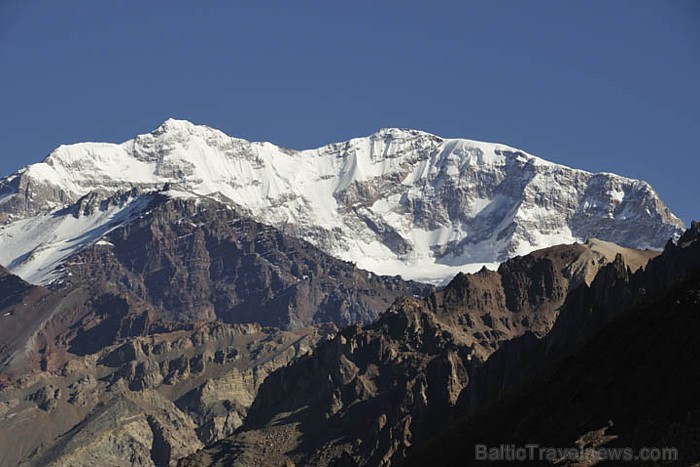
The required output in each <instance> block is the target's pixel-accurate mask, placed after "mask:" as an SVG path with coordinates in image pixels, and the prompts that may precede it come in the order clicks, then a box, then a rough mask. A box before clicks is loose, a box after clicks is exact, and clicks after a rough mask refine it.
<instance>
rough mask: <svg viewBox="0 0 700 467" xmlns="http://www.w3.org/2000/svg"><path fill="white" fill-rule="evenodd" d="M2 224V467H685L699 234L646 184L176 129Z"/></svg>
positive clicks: (407, 142)
mask: <svg viewBox="0 0 700 467" xmlns="http://www.w3.org/2000/svg"><path fill="white" fill-rule="evenodd" d="M0 223H1V225H0V466H3V467H4V466H16V465H22V466H45V465H72V466H87V465H96V464H101V465H116V466H122V465H124V466H127V465H140V466H149V467H151V466H167V465H170V466H176V465H179V466H181V467H192V466H200V465H240V466H248V465H286V466H290V465H321V466H326V465H328V466H356V465H369V466H374V465H382V466H384V465H401V464H406V465H425V464H429V463H440V464H445V465H463V464H464V463H469V462H472V461H473V460H474V458H473V454H474V450H473V445H474V444H476V443H487V444H490V445H493V444H498V443H532V442H536V443H539V444H541V445H547V444H548V445H550V446H562V447H564V446H593V447H599V446H605V447H607V446H632V447H634V448H641V447H644V446H651V445H655V446H677V447H678V449H679V450H680V458H679V460H680V462H682V463H684V465H686V464H692V463H693V462H700V453H699V452H698V451H697V449H696V448H695V447H694V446H698V445H700V437H698V436H697V433H699V432H698V430H697V426H698V423H697V419H698V416H697V415H698V413H700V412H699V411H698V407H697V403H696V402H695V401H694V398H693V396H694V395H695V394H696V393H697V391H698V390H700V387H699V386H698V383H697V381H700V379H698V378H697V377H696V376H697V375H696V373H697V371H696V370H695V367H694V366H693V359H694V358H696V356H697V355H698V349H697V345H695V341H696V339H695V337H694V336H695V335H696V334H697V332H698V331H700V329H698V326H700V323H699V322H698V320H697V317H698V316H699V315H698V312H700V302H699V301H698V278H700V224H697V223H695V222H693V223H692V225H691V226H690V228H688V229H685V228H684V226H683V223H682V222H681V221H680V220H679V219H678V218H677V217H675V216H674V215H673V214H672V213H671V212H670V211H669V210H668V208H667V207H666V206H665V205H664V204H663V202H662V201H661V200H660V199H659V197H658V195H657V194H656V192H655V191H654V190H653V189H652V188H651V187H650V186H649V185H648V184H647V183H645V182H643V181H638V180H632V179H628V178H624V177H620V176H617V175H613V174H607V173H603V174H591V173H588V172H585V171H581V170H577V169H572V168H568V167H565V166H561V165H558V164H554V163H551V162H547V161H545V160H543V159H540V158H537V157H535V156H532V155H529V154H527V153H525V152H523V151H520V150H517V149H514V148H510V147H507V146H504V145H499V144H491V143H482V142H476V141H470V140H464V139H444V138H439V137H437V136H434V135H430V134H428V133H424V132H420V131H416V130H404V129H383V130H380V131H378V132H377V133H375V134H373V135H371V136H368V137H366V138H357V139H352V140H350V141H347V142H344V143H337V144H331V145H327V146H324V147H322V148H319V149H314V150H304V151H295V150H290V149H286V148H281V147H278V146H275V145H272V144H270V143H255V142H248V141H245V140H241V139H236V138H231V137H229V136H226V135H225V134H223V133H221V132H220V131H217V130H214V129H211V128H208V127H204V126H196V125H193V124H191V123H189V122H185V121H178V120H168V121H166V122H165V123H163V124H162V125H161V126H159V127H158V128H157V129H156V130H154V131H153V132H151V133H149V134H146V135H140V136H137V137H136V138H134V139H133V140H130V141H127V142H125V143H122V144H107V143H81V144H75V145H69V146H61V147H59V148H58V149H56V150H55V151H53V152H52V153H51V154H50V155H49V156H48V157H47V158H46V159H45V160H44V161H43V162H40V163H37V164H33V165H30V166H28V167H26V168H24V169H22V170H20V171H18V172H17V173H15V174H13V175H10V176H9V177H6V178H5V179H3V180H1V181H0ZM674 443H675V444H674ZM597 462H598V460H596V459H593V460H591V459H589V460H587V461H585V462H583V461H582V462H579V463H578V464H577V463H575V462H573V463H572V462H569V463H566V462H565V460H563V459H557V460H555V461H553V463H555V464H557V465H562V464H563V465H595V464H596V463H597ZM548 465H549V464H548Z"/></svg>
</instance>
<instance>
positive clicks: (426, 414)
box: [182, 242, 646, 466]
mask: <svg viewBox="0 0 700 467" xmlns="http://www.w3.org/2000/svg"><path fill="white" fill-rule="evenodd" d="M609 248H611V247H610V245H607V246H606V247H605V248H602V247H601V245H599V244H597V243H595V242H593V243H590V244H587V245H569V246H559V247H553V248H548V249H545V250H541V251H538V252H535V253H533V254H531V255H528V256H526V257H522V258H515V259H513V260H510V261H508V262H506V263H504V264H503V265H502V266H501V267H500V268H499V270H498V271H488V270H483V271H481V272H479V273H477V274H470V275H469V274H462V275H459V276H457V277H456V278H455V279H454V280H453V281H452V282H451V283H450V284H449V285H448V286H447V287H446V288H445V289H444V290H441V291H438V292H435V293H434V294H432V295H431V296H430V297H428V298H427V299H418V298H414V297H403V298H401V299H399V300H397V301H396V302H395V303H394V305H392V307H391V308H390V309H389V310H388V311H387V312H385V313H384V314H383V315H381V316H380V318H379V319H378V320H377V321H376V322H374V323H372V324H370V325H368V326H365V327H363V328H360V327H359V326H351V327H348V328H345V329H344V330H342V331H341V332H340V333H339V334H338V335H337V336H336V337H335V338H334V339H332V340H330V341H328V342H324V343H321V344H320V345H319V346H318V347H317V348H316V349H315V350H314V352H313V354H312V355H309V356H305V357H303V358H301V359H299V360H297V361H295V362H293V363H292V364H291V365H289V366H288V367H285V368H282V369H280V370H278V371H276V372H274V373H272V374H271V375H270V376H269V377H268V378H267V379H266V381H265V382H264V383H263V385H262V386H261V387H260V390H259V392H258V395H257V397H256V399H255V401H254V402H253V405H252V406H251V409H250V411H249V413H248V417H247V418H246V420H245V422H244V424H243V426H242V428H241V430H239V431H237V432H236V433H235V434H234V435H233V436H232V437H230V438H229V439H228V440H227V441H226V442H222V443H217V444H215V445H214V446H211V447H210V448H207V449H205V450H203V451H201V452H199V453H197V454H196V455H193V456H191V457H190V458H188V459H187V460H183V461H182V465H185V466H189V465H200V464H203V465H208V464H211V463H214V464H216V465H231V464H232V463H236V462H239V463H241V464H245V463H248V464H260V463H270V464H272V465H283V463H284V462H293V463H300V464H311V465H329V464H331V463H332V462H335V461H336V460H339V459H343V458H346V457H348V456H349V457H350V458H353V459H355V460H356V461H357V462H359V463H360V464H367V465H390V464H393V463H396V462H398V461H400V460H401V459H403V458H404V457H405V456H406V455H407V453H408V452H409V449H410V448H411V447H412V446H415V445H417V444H420V443H422V442H425V441H426V440H427V439H429V438H430V437H431V436H432V435H433V434H435V433H436V432H437V431H439V430H440V429H442V428H443V427H444V426H445V425H446V424H447V423H449V421H450V420H451V419H452V418H453V417H454V416H455V413H456V410H457V409H458V406H459V404H460V403H461V398H462V395H463V394H464V393H465V391H468V390H469V388H470V386H471V385H472V384H474V382H475V379H474V378H475V375H476V374H477V372H478V371H477V370H478V369H479V368H480V367H481V366H483V365H484V364H485V363H484V362H486V363H488V362H489V361H490V357H491V356H492V355H493V354H494V352H497V351H498V349H500V348H502V347H504V346H507V345H508V343H509V342H510V341H512V340H517V339H527V338H531V339H534V340H537V338H536V337H535V335H539V336H545V335H548V333H550V332H551V330H552V327H553V325H554V323H555V322H556V321H557V318H558V316H559V313H560V309H561V307H562V306H563V305H564V304H565V303H566V300H567V297H568V296H569V295H570V294H571V293H572V292H574V290H575V289H578V288H580V287H588V285H587V280H588V279H589V278H590V277H595V276H596V273H598V274H600V273H602V271H601V268H602V270H606V268H615V267H617V266H616V265H617V263H618V262H620V261H621V262H623V263H622V264H626V263H625V261H626V260H625V259H624V258H625V257H626V258H627V261H630V262H637V263H638V262H640V260H641V257H640V256H638V255H642V256H644V255H645V254H646V253H644V252H634V251H624V250H619V251H618V252H619V255H618V256H617V259H615V257H613V258H610V257H609V256H610V253H611V252H610V251H607V250H606V249H609ZM604 250H605V251H604ZM623 254H624V255H625V256H624V257H623ZM601 280H602V279H601ZM344 456H345V457H344Z"/></svg>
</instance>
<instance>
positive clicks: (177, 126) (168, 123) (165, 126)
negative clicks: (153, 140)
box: [153, 118, 198, 134]
mask: <svg viewBox="0 0 700 467" xmlns="http://www.w3.org/2000/svg"><path fill="white" fill-rule="evenodd" d="M196 127H198V125H195V124H194V123H192V122H190V121H189V120H179V119H176V118H168V119H167V120H165V121H164V122H163V123H161V124H160V125H159V126H158V128H156V129H155V130H154V131H153V133H156V134H158V133H165V132H167V131H188V130H192V129H194V128H196Z"/></svg>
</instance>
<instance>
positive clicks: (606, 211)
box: [0, 119, 683, 285]
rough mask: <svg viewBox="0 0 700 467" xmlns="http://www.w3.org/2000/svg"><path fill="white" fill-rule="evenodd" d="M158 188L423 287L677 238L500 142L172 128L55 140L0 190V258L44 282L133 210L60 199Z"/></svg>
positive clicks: (578, 177)
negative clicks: (295, 146)
mask: <svg viewBox="0 0 700 467" xmlns="http://www.w3.org/2000/svg"><path fill="white" fill-rule="evenodd" d="M166 185H167V186H168V187H169V189H168V190H167V191H168V193H169V194H170V196H172V197H174V198H194V199H201V198H212V199H215V200H218V201H220V202H222V203H224V204H226V205H228V206H232V207H235V208H236V209H237V210H239V211H240V212H241V213H245V214H246V215H247V216H249V217H251V218H253V219H255V220H256V221H258V222H260V223H263V224H266V225H270V226H273V227H276V228H277V229H279V230H281V231H282V232H283V233H285V234H286V235H290V236H292V237H297V238H301V239H303V240H306V241H307V242H309V243H311V244H313V245H315V246H316V247H318V248H320V249H321V250H323V251H324V252H326V253H327V254H329V255H331V256H333V257H336V258H339V259H342V260H345V261H350V262H353V263H355V264H356V265H357V267H358V268H360V269H364V270H368V271H372V272H374V273H377V274H382V275H401V276H402V277H403V278H404V279H408V280H418V281H423V282H433V283H437V284H444V283H447V282H449V280H450V279H451V278H452V277H453V276H454V275H455V274H457V273H458V272H474V271H477V270H479V269H480V268H481V267H482V266H483V265H487V266H489V267H491V268H492V269H495V268H496V267H497V265H498V264H499V263H501V262H502V261H504V260H506V259H508V258H510V257H513V256H516V255H520V254H526V253H529V252H530V251H534V250H536V249H538V248H543V247H547V246H552V245H556V244H562V243H573V242H575V241H580V242H581V241H586V240H588V239H589V238H594V237H595V238H599V239H601V240H605V241H610V242H614V243H616V244H618V245H621V246H626V247H633V248H642V249H644V248H653V249H660V248H662V247H663V245H664V243H665V242H666V240H667V239H668V238H671V237H673V236H678V235H679V234H680V233H681V232H682V229H683V223H682V221H681V220H679V219H678V218H677V217H675V216H674V215H673V214H672V213H671V212H670V211H669V210H668V208H667V207H666V206H665V205H664V204H663V202H662V201H661V200H660V199H659V197H658V195H657V193H656V192H655V191H654V190H653V188H652V187H651V186H650V185H649V184H647V183H646V182H643V181H638V180H633V179H629V178H625V177H620V176H617V175H613V174H607V173H599V174H591V173H588V172H585V171H582V170H576V169H571V168H568V167H565V166H562V165H558V164H554V163H551V162H547V161H545V160H543V159H540V158H538V157H535V156H532V155H529V154H527V153H525V152H524V151H521V150H518V149H514V148H511V147H508V146H505V145H501V144H491V143H482V142H477V141H471V140H466V139H445V138H440V137H437V136H435V135H431V134H429V133H425V132H421V131H416V130H405V129H395V128H393V129H382V130H379V131H378V132H377V133H375V134H373V135H370V136H368V137H364V138H356V139H352V140H349V141H346V142H342V143H336V144H330V145H327V146H323V147H321V148H319V149H313V150H304V151H296V150H291V149H286V148H282V147H278V146H275V145H273V144H270V143H257V142H249V141H245V140H242V139H238V138H232V137H229V136H227V135H225V134H224V133H222V132H220V131H218V130H214V129H212V128H209V127H205V126H196V125H193V124H192V123H190V122H187V121H181V120H172V119H171V120H167V121H165V122H164V123H163V124H162V125H160V126H159V127H158V128H157V129H156V130H154V131H153V132H151V133H149V134H145V135H139V136H137V137H135V138H134V139H132V140H129V141H126V142H124V143H121V144H108V143H80V144H74V145H68V146H61V147H59V148H57V149H56V150H55V151H53V152H52V153H51V154H49V155H48V157H46V159H45V160H44V161H43V162H41V163H37V164H33V165H30V166H28V167H26V168H24V169H22V170H20V171H19V172H17V173H16V174H13V175H10V176H9V177H7V178H5V179H3V180H2V181H0V223H3V224H4V225H3V227H0V264H3V265H5V266H6V267H8V269H9V270H10V271H13V272H15V273H17V274H18V275H20V276H21V277H23V278H25V279H26V280H28V281H30V282H32V283H37V284H41V285H48V284H50V283H51V282H52V281H55V280H57V279H59V277H58V276H57V275H56V272H55V269H56V267H57V266H60V264H61V263H62V262H63V261H64V260H65V259H66V258H67V257H68V256H70V254H72V253H73V252H75V251H77V250H79V249H81V248H83V247H84V246H85V245H86V244H90V243H93V242H95V241H98V240H99V238H100V237H101V236H102V235H104V234H105V233H106V232H107V231H108V230H109V229H111V228H113V227H114V226H115V225H117V224H120V223H124V222H126V220H127V219H129V218H130V217H132V216H134V215H139V211H140V210H141V209H142V208H143V206H141V205H140V204H139V202H133V203H120V204H118V205H114V204H112V205H107V206H106V207H105V208H101V209H93V210H91V211H89V212H83V215H79V216H76V215H74V214H72V213H71V211H70V210H66V209H65V208H66V207H67V206H70V205H73V204H75V203H79V202H83V201H84V200H85V197H86V196H89V197H90V199H93V200H94V199H98V200H99V199H101V198H108V197H110V196H112V195H113V194H114V192H117V191H120V192H128V191H130V190H131V189H133V188H138V189H140V190H141V191H149V190H161V191H162V190H163V188H164V187H165V186H166ZM81 200H83V201H81ZM69 213H71V215H70V216H66V215H67V214H69ZM84 214H89V215H84Z"/></svg>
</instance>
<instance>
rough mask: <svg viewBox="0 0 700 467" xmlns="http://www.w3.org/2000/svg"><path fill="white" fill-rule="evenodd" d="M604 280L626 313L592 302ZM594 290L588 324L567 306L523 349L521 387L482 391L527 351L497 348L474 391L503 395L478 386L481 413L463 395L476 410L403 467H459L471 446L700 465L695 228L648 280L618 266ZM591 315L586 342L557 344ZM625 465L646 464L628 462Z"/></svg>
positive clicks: (699, 266)
mask: <svg viewBox="0 0 700 467" xmlns="http://www.w3.org/2000/svg"><path fill="white" fill-rule="evenodd" d="M674 277H675V278H676V279H678V280H675V281H674V280H673V278H674ZM603 279H604V280H606V281H608V282H607V284H608V288H609V287H610V285H611V284H612V283H613V282H611V281H617V284H618V286H617V290H610V289H609V291H608V292H609V295H608V297H606V298H608V299H609V298H613V297H616V298H617V300H623V299H625V297H627V299H629V300H630V301H631V306H628V307H626V308H624V307H618V306H615V301H613V302H611V301H609V300H595V299H593V297H594V296H596V295H598V294H600V293H602V290H601V289H602V288H603V285H604V283H603V282H602V281H603ZM597 282H599V284H598V286H597V287H596V286H595V285H594V286H593V287H591V288H590V289H587V290H586V289H584V290H582V291H580V292H579V294H580V295H581V296H583V295H588V296H589V301H588V303H589V304H590V303H592V304H593V305H594V306H593V307H591V308H588V311H589V312H588V313H585V307H584V306H582V305H579V306H578V307H575V306H574V305H573V301H572V305H571V307H570V308H568V309H567V310H566V311H563V312H562V315H561V317H560V319H561V318H567V319H563V320H562V325H561V327H559V328H558V329H561V330H559V331H558V332H556V333H555V330H557V327H556V326H555V330H553V331H552V333H551V334H550V335H548V336H547V337H546V338H545V339H543V340H542V341H539V342H538V343H537V344H536V345H534V346H533V345H532V344H530V347H531V349H532V348H533V347H534V349H533V350H534V351H533V350H531V351H530V354H529V355H528V356H526V357H520V360H521V361H525V363H526V365H525V366H526V367H528V368H529V370H528V374H527V375H524V376H520V382H518V383H513V382H511V383H510V384H506V383H504V378H503V377H502V376H500V377H498V378H491V380H490V381H488V379H489V375H497V374H498V370H496V366H499V367H500V371H502V372H503V374H508V373H509V372H510V371H511V370H512V367H507V368H506V369H505V371H503V369H504V365H507V364H506V362H508V361H511V362H512V361H514V360H515V358H516V357H515V355H516V354H517V353H519V352H521V351H522V350H523V349H525V348H526V346H525V345H524V343H520V345H513V346H509V347H506V346H503V347H502V348H501V349H500V350H499V351H498V352H497V354H500V355H498V358H495V359H494V360H493V361H491V360H490V361H489V362H487V365H485V366H484V367H482V368H481V372H480V374H479V376H478V379H477V377H475V381H479V382H483V381H488V383H489V385H490V386H491V387H490V389H491V390H493V389H495V388H494V386H495V383H497V384H499V385H501V386H502V388H504V389H505V388H508V389H507V390H505V392H500V393H499V392H489V388H485V387H484V386H482V387H481V395H482V396H483V395H484V394H491V398H490V399H492V400H491V402H490V403H488V404H486V403H484V402H483V400H482V401H481V403H476V401H474V395H473V394H472V395H471V397H470V395H469V394H468V392H469V391H467V393H465V394H464V396H465V401H466V400H468V401H469V402H472V403H471V407H470V408H471V409H472V410H471V411H467V412H466V414H465V415H464V416H462V417H460V418H459V419H458V421H457V422H455V423H454V424H453V425H452V426H451V427H450V428H449V429H447V430H446V431H445V432H444V433H443V434H441V435H439V436H437V437H435V438H434V439H433V440H431V441H430V442H429V443H427V444H425V445H424V446H421V447H420V448H419V449H417V450H416V451H415V452H413V453H412V455H410V456H409V458H408V459H407V460H406V462H405V465H416V466H417V465H426V463H431V464H439V465H465V464H468V463H470V462H471V461H473V460H474V458H475V448H474V445H475V444H477V443H478V444H484V445H487V446H498V445H500V444H513V445H517V446H524V445H527V444H538V445H539V446H543V447H544V446H550V447H554V446H557V447H571V448H584V449H585V448H600V447H606V448H632V449H633V452H632V453H631V455H637V454H641V451H640V450H641V449H642V448H644V447H656V448H675V449H677V454H678V457H677V458H676V460H675V462H670V463H669V462H667V463H661V464H662V465H667V464H672V465H691V464H692V465H698V463H699V462H700V449H699V447H700V403H699V402H698V398H697V394H698V392H700V367H698V365H697V361H698V358H700V344H699V342H698V339H697V336H698V332H700V226H699V225H698V224H696V223H694V224H693V225H692V227H691V229H690V230H689V231H687V232H686V234H685V235H684V236H683V237H682V238H681V240H680V241H679V242H678V244H677V245H674V244H669V245H668V246H667V247H666V250H665V252H664V254H663V255H662V256H661V257H659V258H658V259H657V260H656V261H653V262H652V263H651V264H650V265H649V267H648V268H647V271H646V272H645V273H644V274H634V275H630V274H628V272H627V271H625V270H624V269H622V268H619V267H617V266H616V265H613V266H612V267H610V268H608V272H607V274H606V276H605V277H604V278H603V277H601V279H600V281H599V280H598V279H597ZM664 284H666V286H664ZM669 285H670V286H669ZM595 289H598V290H597V291H596V290H595ZM642 291H644V292H642ZM598 296H600V295H598ZM649 296H651V297H654V298H652V299H649V298H648V297H649ZM635 297H636V298H635ZM645 297H647V298H645ZM572 300H573V298H572ZM576 300H578V301H579V303H585V302H586V300H585V299H581V298H576ZM591 300H592V301H591ZM611 314H612V316H611ZM566 315H571V316H569V317H567V316H566ZM595 315H598V317H596V318H594V319H593V320H592V321H593V322H594V323H596V324H594V326H593V328H592V329H595V331H594V332H593V334H592V336H590V337H583V336H582V338H580V339H576V340H570V341H568V342H569V344H568V345H567V346H563V345H562V343H563V341H564V340H565V339H569V338H570V337H572V336H573V334H574V330H575V329H582V330H583V329H585V327H583V326H582V323H581V321H582V319H590V318H592V317H594V316H595ZM604 315H607V316H604ZM599 323H604V324H602V325H598V324H599ZM558 324H559V322H558V323H557V325H558ZM589 329H590V328H589ZM583 334H585V333H583ZM514 343H515V342H514ZM556 347H559V348H558V349H557V348H556ZM563 348H564V349H565V350H563ZM536 350H539V353H538V352H537V351H536ZM494 356H496V355H494ZM489 363H490V365H489ZM472 392H474V391H472ZM499 394H500V397H497V396H498V395H499ZM598 461H600V459H598V458H596V456H594V455H590V452H589V457H588V458H585V459H584V460H583V461H582V462H565V460H559V462H557V464H559V465H594V464H597V463H598ZM542 463H543V464H544V463H545V462H544V461H543V462H542ZM551 463H553V462H551ZM604 464H605V465H608V464H616V462H612V461H609V462H607V463H604ZM624 465H649V462H643V461H642V460H641V459H636V460H634V459H632V462H624Z"/></svg>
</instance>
